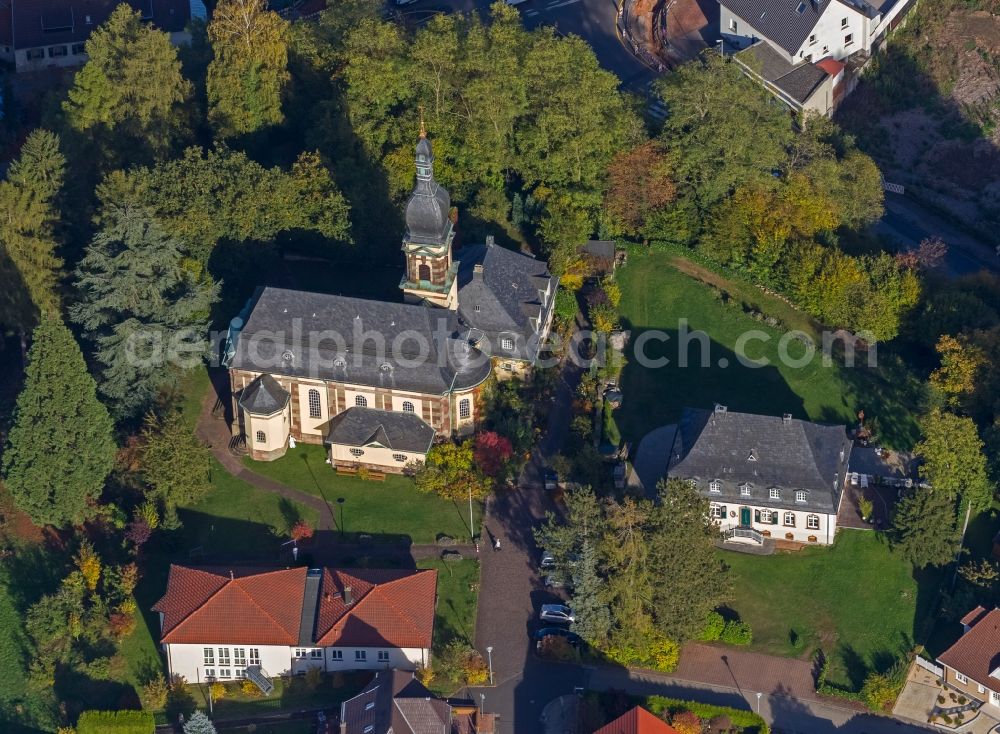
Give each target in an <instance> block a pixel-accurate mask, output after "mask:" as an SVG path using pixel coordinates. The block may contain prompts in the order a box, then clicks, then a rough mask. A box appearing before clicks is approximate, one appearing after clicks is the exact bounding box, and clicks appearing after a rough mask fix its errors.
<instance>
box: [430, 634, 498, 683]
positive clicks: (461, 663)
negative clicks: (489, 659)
mask: <svg viewBox="0 0 1000 734" xmlns="http://www.w3.org/2000/svg"><path fill="white" fill-rule="evenodd" d="M438 670H439V672H441V673H442V674H443V675H445V676H447V677H448V678H451V679H456V680H462V681H464V682H465V683H467V684H468V685H482V684H483V683H485V682H486V681H488V680H489V678H490V671H489V667H488V665H487V663H486V660H484V659H483V656H482V655H480V654H479V652H478V651H476V649H475V648H473V647H471V646H470V645H469V644H468V643H466V642H464V641H463V640H452V641H451V642H450V643H448V646H447V647H445V649H444V651H443V652H442V653H441V655H440V656H439V658H438Z"/></svg>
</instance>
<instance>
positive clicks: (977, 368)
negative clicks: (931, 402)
mask: <svg viewBox="0 0 1000 734" xmlns="http://www.w3.org/2000/svg"><path fill="white" fill-rule="evenodd" d="M937 353H938V357H939V358H940V359H941V366H940V367H938V368H937V369H936V370H934V372H932V373H931V378H930V382H931V386H932V387H933V388H934V389H935V390H937V391H938V392H939V393H941V395H943V396H944V398H945V400H946V401H947V402H948V404H949V405H951V406H953V407H961V406H963V405H964V404H965V403H966V402H967V401H968V400H969V398H971V397H972V396H973V394H974V393H975V392H976V388H977V384H978V382H977V377H978V375H979V374H980V372H981V371H983V369H984V368H985V367H986V354H985V353H984V352H983V350H982V349H981V348H980V347H978V346H977V345H975V344H972V343H970V342H969V340H968V339H966V338H964V337H962V338H958V339H956V338H955V337H953V336H948V335H947V334H945V335H944V336H942V337H941V338H940V339H938V343H937Z"/></svg>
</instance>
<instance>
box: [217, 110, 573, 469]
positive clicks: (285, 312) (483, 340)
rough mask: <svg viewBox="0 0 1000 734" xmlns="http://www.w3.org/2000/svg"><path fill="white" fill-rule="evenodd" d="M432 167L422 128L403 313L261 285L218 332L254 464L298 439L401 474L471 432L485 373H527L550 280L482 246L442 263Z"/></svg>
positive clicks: (446, 243) (444, 204) (442, 231)
mask: <svg viewBox="0 0 1000 734" xmlns="http://www.w3.org/2000/svg"><path fill="white" fill-rule="evenodd" d="M433 164H434V155H433V152H432V149H431V144H430V141H429V140H428V139H427V135H426V133H425V131H424V130H423V129H422V128H421V131H420V140H419V142H418V143H417V146H416V171H417V180H416V185H415V187H414V189H413V192H412V194H411V195H410V198H409V201H408V202H407V205H406V234H405V236H404V238H403V246H402V250H403V255H404V258H405V265H406V272H405V274H404V275H403V277H402V280H401V281H400V289H401V290H402V295H403V301H404V302H389V301H373V300H365V299H359V298H350V297H347V296H334V295H327V294H321V293H308V292H304V291H294V290H287V289H283V288H273V287H264V288H259V289H258V290H257V292H256V293H255V294H254V296H253V298H251V299H250V301H249V302H248V303H247V305H246V307H245V308H244V309H243V311H242V312H241V313H240V314H239V315H238V316H237V317H236V318H234V319H233V320H232V322H231V323H230V327H229V335H228V339H227V341H226V345H225V356H224V359H223V364H224V365H225V366H226V367H228V368H229V377H230V385H231V388H232V395H233V402H234V415H235V416H236V420H235V421H234V425H233V432H234V434H235V435H237V436H242V437H244V438H245V440H246V446H247V449H248V450H249V453H250V456H251V457H252V458H254V459H257V460H262V461H270V460H273V459H277V458H279V457H281V456H283V455H284V454H285V452H286V450H287V448H288V447H289V445H293V446H294V442H295V441H304V442H306V443H325V444H326V445H327V446H328V447H329V451H330V460H331V463H333V464H334V465H335V466H344V467H355V468H357V467H361V466H366V467H369V468H372V469H377V470H380V471H394V472H399V471H402V470H403V468H404V467H405V466H406V465H407V464H410V463H413V462H422V461H423V460H424V457H425V456H426V453H427V451H428V450H429V448H430V446H431V444H432V443H433V441H434V439H435V438H436V437H440V436H452V435H467V434H469V433H472V432H473V431H474V430H475V426H476V423H477V422H478V421H479V419H480V410H481V406H480V402H481V395H482V390H483V386H484V384H485V383H486V382H487V380H488V379H489V378H490V376H491V375H492V374H494V373H495V374H496V376H497V377H498V378H500V379H503V378H505V377H509V376H512V375H518V376H526V375H528V374H530V371H531V369H532V367H533V366H534V364H535V362H536V360H537V358H538V354H539V351H540V349H541V346H542V345H543V344H544V342H545V340H546V338H547V336H548V333H549V328H550V327H551V324H552V315H553V312H554V303H555V294H556V288H557V286H558V279H557V278H555V277H553V276H552V275H551V274H550V273H549V270H548V267H547V266H546V264H545V262H543V261H540V260H536V259H535V258H533V257H531V256H529V255H524V254H521V253H518V252H513V251H511V250H508V249H506V248H503V247H500V246H499V245H496V244H495V243H494V242H493V241H492V238H487V242H486V243H485V244H481V245H473V246H467V247H465V248H463V249H461V250H460V251H459V252H457V253H454V252H453V250H452V242H453V240H454V237H455V228H454V222H453V219H452V216H451V198H450V196H449V195H448V192H447V191H446V190H445V189H444V188H442V187H441V186H440V185H439V184H438V183H437V181H435V179H434V166H433Z"/></svg>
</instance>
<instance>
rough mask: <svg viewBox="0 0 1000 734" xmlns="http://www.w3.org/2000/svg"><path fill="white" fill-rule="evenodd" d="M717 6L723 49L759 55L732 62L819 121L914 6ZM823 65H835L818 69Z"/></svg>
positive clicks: (766, 0)
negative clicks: (749, 51) (887, 35)
mask: <svg viewBox="0 0 1000 734" xmlns="http://www.w3.org/2000/svg"><path fill="white" fill-rule="evenodd" d="M718 1H719V5H720V13H719V32H720V34H721V35H722V38H723V40H724V41H725V43H726V45H728V46H729V48H733V49H737V50H744V49H748V48H750V47H754V46H759V45H764V46H766V47H767V50H765V49H763V48H758V50H757V51H756V52H754V53H752V54H737V55H736V59H737V61H739V62H740V63H741V64H743V65H744V68H745V69H747V70H748V71H752V73H751V76H753V77H755V78H757V79H758V80H760V81H763V82H764V86H765V87H767V88H768V89H769V90H770V91H771V92H772V93H774V94H775V96H777V97H778V99H780V100H781V101H783V102H785V103H786V104H788V105H789V107H791V108H792V109H793V110H794V111H795V112H818V113H820V114H830V113H831V112H832V110H833V109H834V108H835V107H836V106H837V104H838V103H839V102H840V100H841V99H843V97H844V96H846V95H847V94H848V93H850V91H852V90H853V88H854V86H855V85H856V84H857V76H858V73H860V71H861V70H862V69H863V68H864V66H865V64H866V63H867V61H868V59H869V58H870V57H871V54H872V53H873V52H874V51H875V50H877V48H878V47H879V45H880V44H881V42H882V40H883V38H884V37H885V34H886V33H887V32H888V31H889V30H890V29H892V28H893V27H895V25H896V24H897V23H898V22H899V21H900V20H901V18H902V14H903V13H905V12H906V11H907V10H909V9H910V8H911V7H912V6H913V5H914V0H718ZM824 61H827V62H829V61H832V62H838V64H839V65H838V64H827V65H822V64H820V63H819V62H824ZM761 67H763V69H762V68H761ZM845 70H846V71H848V73H846V74H845ZM819 71H824V72H826V78H823V77H821V76H820V75H819Z"/></svg>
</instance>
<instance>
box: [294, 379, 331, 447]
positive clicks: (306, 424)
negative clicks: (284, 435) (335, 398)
mask: <svg viewBox="0 0 1000 734" xmlns="http://www.w3.org/2000/svg"><path fill="white" fill-rule="evenodd" d="M296 387H297V389H298V400H299V425H300V427H301V428H300V430H301V431H302V433H309V434H312V435H316V436H321V435H323V431H322V430H321V428H320V426H322V425H323V424H324V423H326V422H327V421H328V420H330V407H329V405H327V389H326V384H325V383H323V382H299V383H298V384H297V386H296ZM310 390H315V391H316V392H318V393H319V408H320V414H319V418H311V417H310V415H309V391H310Z"/></svg>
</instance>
